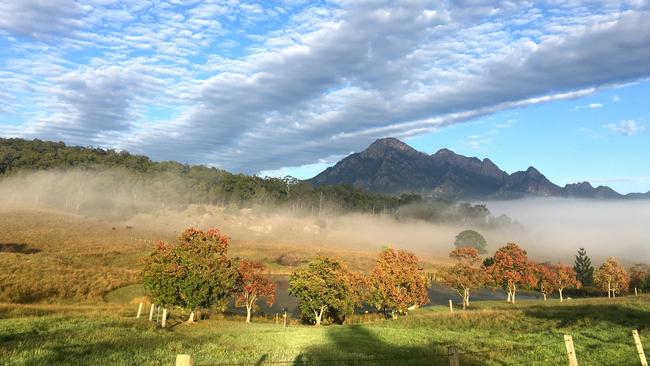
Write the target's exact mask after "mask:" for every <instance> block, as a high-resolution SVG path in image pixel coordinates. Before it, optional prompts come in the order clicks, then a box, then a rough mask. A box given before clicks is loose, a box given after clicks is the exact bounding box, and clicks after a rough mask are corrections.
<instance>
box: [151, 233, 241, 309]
mask: <svg viewBox="0 0 650 366" xmlns="http://www.w3.org/2000/svg"><path fill="white" fill-rule="evenodd" d="M228 244H229V240H228V238H227V237H226V236H223V235H221V234H220V233H219V230H217V229H210V230H208V231H206V232H204V231H201V230H197V229H194V228H189V229H187V230H185V231H184V232H183V233H182V234H181V235H180V236H179V238H178V239H177V241H176V243H175V244H167V243H164V242H160V243H159V244H158V245H157V246H156V248H155V250H154V252H153V253H151V254H150V255H149V256H147V257H146V258H145V259H144V268H143V270H142V276H143V280H144V286H145V290H146V291H147V292H148V293H149V294H151V296H152V297H153V298H154V300H155V301H156V302H158V303H161V304H163V305H178V306H181V307H183V308H185V309H187V310H190V318H189V320H188V322H194V312H195V310H196V309H198V308H200V307H209V306H212V305H215V304H216V305H218V306H220V307H224V306H225V302H226V301H227V299H228V297H229V296H230V294H231V293H232V291H233V288H234V285H235V283H236V281H237V278H238V272H237V270H236V268H235V267H234V266H233V265H232V262H231V261H230V259H229V258H228V256H227V255H226V254H227V249H228Z"/></svg>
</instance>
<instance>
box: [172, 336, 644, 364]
mask: <svg viewBox="0 0 650 366" xmlns="http://www.w3.org/2000/svg"><path fill="white" fill-rule="evenodd" d="M631 335H632V338H633V341H634V346H635V347H636V350H637V352H638V357H639V362H640V365H641V366H648V362H647V359H646V357H645V353H644V351H643V345H642V344H641V339H640V337H639V333H638V331H637V330H633V331H632V333H631ZM562 343H564V347H563V348H564V349H563V350H561V351H558V352H557V354H555V355H553V356H549V357H544V358H541V359H540V358H535V357H534V356H535V352H534V351H535V350H537V349H539V348H540V347H547V346H552V345H555V346H558V345H561V344H562ZM522 351H523V352H529V353H531V354H530V357H529V358H528V359H527V360H526V361H523V362H518V363H505V362H503V361H498V363H499V364H500V365H513V366H514V365H549V364H553V365H562V364H564V365H567V364H568V365H569V366H579V363H578V355H577V354H576V351H575V347H574V343H573V337H572V336H571V335H569V334H566V335H564V340H563V341H561V340H557V341H552V342H547V343H542V344H535V345H525V346H521V345H517V346H513V347H508V348H502V349H489V350H482V351H466V352H463V351H461V350H460V349H458V348H457V347H456V346H453V345H451V346H448V347H447V352H446V353H430V354H427V355H422V356H410V357H377V358H349V359H302V358H301V357H298V358H296V359H294V360H267V359H266V358H264V357H262V358H260V359H259V360H258V361H256V362H236V363H218V364H210V365H209V366H249V365H251V366H253V365H255V366H262V365H309V364H315V365H324V364H339V365H340V364H343V365H363V364H367V363H374V364H377V363H379V364H389V365H390V364H402V363H404V362H407V361H412V362H416V361H419V362H418V364H422V365H425V364H426V365H444V364H448V365H449V366H461V360H462V359H463V358H464V357H463V356H465V357H468V356H471V357H472V358H473V359H474V360H476V358H477V357H480V358H481V359H483V360H489V355H490V354H496V353H499V354H502V353H504V352H522ZM495 362H496V361H495ZM551 362H554V363H551ZM471 364H476V361H473V362H471ZM612 365H622V364H621V363H616V362H614V363H612ZM626 365H629V364H626ZM176 366H198V365H195V363H194V358H193V357H192V355H188V354H179V355H177V356H176ZM201 366H208V365H201Z"/></svg>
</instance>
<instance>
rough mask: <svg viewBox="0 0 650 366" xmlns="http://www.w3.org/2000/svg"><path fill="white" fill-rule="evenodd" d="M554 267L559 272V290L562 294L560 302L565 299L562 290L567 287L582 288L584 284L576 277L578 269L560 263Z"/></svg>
mask: <svg viewBox="0 0 650 366" xmlns="http://www.w3.org/2000/svg"><path fill="white" fill-rule="evenodd" d="M553 267H554V270H555V273H556V274H557V291H558V292H559V294H560V302H562V301H564V297H562V291H564V289H567V288H580V287H581V286H582V284H581V283H580V281H578V279H577V278H576V271H575V270H574V269H573V268H571V267H570V266H568V265H566V264H561V263H558V264H556V265H555V266H553Z"/></svg>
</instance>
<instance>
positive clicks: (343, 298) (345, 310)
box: [289, 256, 355, 326]
mask: <svg viewBox="0 0 650 366" xmlns="http://www.w3.org/2000/svg"><path fill="white" fill-rule="evenodd" d="M289 294H290V295H293V296H295V297H297V298H298V300H299V303H298V307H299V308H300V312H301V314H302V317H303V319H304V320H306V321H307V322H310V323H313V324H315V325H316V326H320V325H321V323H322V321H323V319H328V320H331V321H334V322H339V323H342V322H344V321H345V315H346V314H350V313H352V311H353V310H354V303H355V299H354V296H353V294H354V292H353V289H352V286H351V281H350V276H349V271H348V269H347V267H346V266H345V264H344V263H343V262H342V261H341V260H339V259H338V258H333V257H323V256H319V257H317V258H316V259H314V260H312V261H311V262H309V263H308V264H307V265H306V266H303V267H301V268H298V269H296V270H295V271H294V272H293V273H292V274H291V277H290V278H289Z"/></svg>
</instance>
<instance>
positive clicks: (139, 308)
mask: <svg viewBox="0 0 650 366" xmlns="http://www.w3.org/2000/svg"><path fill="white" fill-rule="evenodd" d="M140 314H142V303H140V306H139V307H138V315H136V316H135V317H136V318H137V319H139V318H140Z"/></svg>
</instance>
